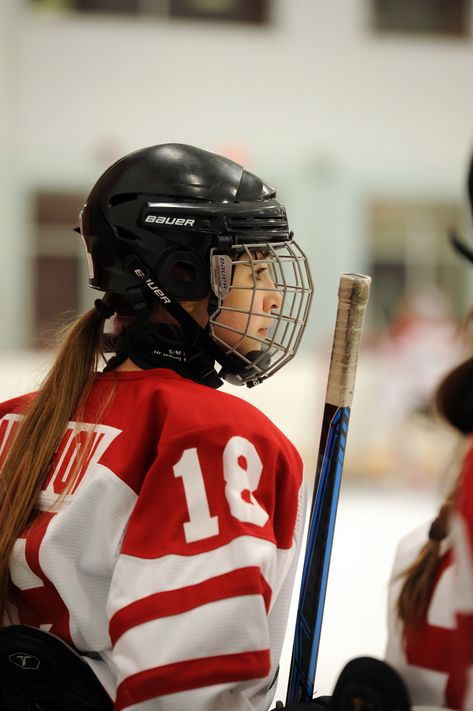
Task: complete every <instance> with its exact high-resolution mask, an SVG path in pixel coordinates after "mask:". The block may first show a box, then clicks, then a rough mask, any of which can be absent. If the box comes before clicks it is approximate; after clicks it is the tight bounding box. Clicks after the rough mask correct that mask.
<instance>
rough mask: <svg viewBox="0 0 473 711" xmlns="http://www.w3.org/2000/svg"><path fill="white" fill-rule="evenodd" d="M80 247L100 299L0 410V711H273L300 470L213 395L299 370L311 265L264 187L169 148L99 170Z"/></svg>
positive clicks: (216, 159)
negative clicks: (291, 367)
mask: <svg viewBox="0 0 473 711" xmlns="http://www.w3.org/2000/svg"><path fill="white" fill-rule="evenodd" d="M80 233H81V236H82V239H83V241H84V245H85V248H86V254H87V260H88V265H89V270H90V286H92V287H93V288H95V289H99V290H101V291H102V292H105V293H104V296H103V298H102V299H99V300H97V301H96V302H95V307H94V308H93V309H91V310H90V311H87V312H86V313H85V314H83V315H82V316H80V317H79V318H78V319H77V321H75V322H74V323H73V324H72V326H71V327H70V329H69V331H68V333H67V335H66V337H65V339H64V341H63V342H62V346H61V348H60V350H59V353H58V356H57V358H56V361H55V363H54V365H53V366H52V369H51V371H50V373H49V375H48V376H47V378H46V380H45V382H44V384H43V385H42V387H41V388H40V390H39V392H37V393H35V394H33V395H29V396H24V397H19V398H16V399H14V400H11V401H9V402H6V403H4V404H3V405H1V406H0V418H1V419H0V453H1V455H2V458H3V465H2V474H1V486H2V491H3V492H4V496H3V497H2V502H1V508H0V555H1V558H0V560H1V574H0V581H1V593H0V608H1V612H2V619H3V626H4V629H3V630H2V631H1V632H0V655H2V656H1V660H0V662H1V663H0V677H1V678H0V694H3V698H2V701H3V703H5V701H6V697H8V703H10V705H9V706H8V708H9V709H12V710H13V709H25V708H29V707H31V708H42V709H49V708H55V709H56V708H59V709H62V708H64V709H65V708H67V709H68V711H75V710H76V709H79V708H80V709H92V708H94V709H99V708H107V707H110V708H112V707H113V709H114V710H115V711H122V710H123V711H124V710H125V709H126V710H127V711H151V710H153V711H154V710H156V711H157V710H159V711H181V710H182V711H184V710H186V711H187V710H188V709H192V711H221V710H222V711H223V710H225V711H252V710H254V711H265V710H266V709H269V708H270V706H271V701H272V698H273V696H274V692H275V682H276V677H277V669H278V662H279V656H280V652H281V647H282V642H283V637H284V632H285V626H286V621H287V615H288V606H289V601H290V598H291V591H292V584H293V577H294V572H295V567H296V563H297V555H298V548H299V543H300V536H301V532H302V519H303V510H304V502H303V494H302V487H301V483H302V465H301V460H300V457H299V455H298V454H297V452H296V450H295V449H294V447H293V445H292V444H291V443H290V442H289V441H288V440H287V439H286V437H285V436H284V435H283V434H282V433H281V432H280V431H279V430H278V429H277V428H276V427H275V426H274V425H273V424H272V423H271V422H270V421H269V420H268V418H266V417H265V416H264V415H263V414H262V413H261V412H259V411H258V410H257V409H255V408H254V407H252V406H251V405H249V404H248V403H246V402H244V401H242V400H241V399H239V398H236V397H234V396H231V395H227V394H225V393H222V392H218V390H217V389H218V388H219V386H220V385H221V384H222V381H223V379H226V380H228V381H230V382H232V383H234V384H237V385H245V384H246V385H248V386H253V385H255V384H258V383H260V382H262V381H263V380H264V379H266V378H267V377H269V376H271V375H272V374H273V373H275V372H276V371H277V370H279V369H280V368H281V367H283V366H284V365H285V364H286V363H287V362H288V361H289V360H290V359H291V358H292V357H293V356H294V355H295V353H296V350H297V347H298V345H299V342H300V340H301V337H302V333H303V330H304V327H305V324H306V321H307V316H308V311H309V306H310V301H311V291H312V289H311V279H310V275H309V270H308V266H307V263H306V259H305V256H304V254H303V253H302V251H301V250H300V248H299V247H298V246H297V244H296V242H295V241H294V239H293V235H292V232H290V230H289V227H288V222H287V218H286V213H285V210H284V207H283V205H282V204H281V203H280V201H279V200H278V199H276V193H275V191H274V189H273V188H272V187H271V186H269V185H268V184H267V183H265V182H264V181H262V180H260V179H259V178H258V177H256V176H255V175H253V174H251V173H249V172H248V171H246V170H244V169H243V168H242V167H241V166H239V165H237V164H236V163H234V162H232V161H230V160H228V159H226V158H224V157H221V156H218V155H215V154H213V153H209V152H207V151H203V150H200V149H198V148H194V147H192V146H187V145H182V144H165V145H159V146H154V147H151V148H146V149H143V150H139V151H137V152H135V153H132V154H130V155H128V156H125V157H124V158H122V159H121V160H119V161H118V162H116V163H115V164H114V165H113V166H111V168H109V169H108V170H107V171H106V172H105V173H104V174H103V175H102V176H101V178H100V179H99V180H98V182H97V183H96V185H95V187H94V188H93V190H92V192H91V194H90V196H89V198H88V200H87V203H86V204H85V206H84V208H83V211H82V213H81V227H80ZM104 352H108V353H110V354H111V355H110V356H109V357H108V363H106V365H105V368H104V370H103V366H100V363H101V357H102V354H103V353H104ZM24 625H27V626H29V628H28V627H24ZM41 631H46V632H47V633H48V635H47V637H44V634H43V633H42V632H41ZM18 640H20V642H18ZM50 642H52V646H49V647H48V644H49V643H50ZM64 643H65V644H67V645H68V647H69V648H71V649H72V650H74V651H75V652H77V653H78V654H79V655H80V657H76V656H74V657H73V662H71V665H72V666H71V665H69V662H68V659H69V658H70V655H69V653H66V647H64ZM15 645H16V646H15ZM48 649H49V652H48ZM34 660H37V661H38V665H37V666H36V667H35V664H36V662H35V661H34ZM84 661H85V662H86V663H87V665H88V666H87V667H86V666H84V663H83V662H84ZM40 662H41V663H43V662H44V663H43V666H42V667H41V666H40ZM45 665H46V668H47V670H48V673H49V674H53V675H54V679H53V678H52V677H51V676H49V679H48V677H47V675H46V676H43V677H41V669H43V668H45ZM47 665H49V666H47ZM89 667H91V668H92V669H93V671H94V675H93V677H90V676H89ZM38 678H40V682H38V681H37V680H38ZM74 678H75V679H76V680H78V679H79V680H80V684H79V688H78V685H77V683H74ZM96 678H98V679H99V680H100V684H101V685H100V689H99V690H97V686H94V680H95V679H96ZM91 680H92V681H91ZM22 681H23V682H24V683H22ZM52 687H55V688H52ZM92 687H93V688H92ZM102 688H103V689H105V690H106V694H105V696H104V695H102V696H101V695H100V690H101V689H102ZM15 694H16V696H15ZM13 696H15V700H14V702H13V701H12V697H13ZM92 697H93V699H94V700H93V701H91V700H90V699H91V698H92ZM15 703H16V705H15ZM27 704H29V706H27ZM33 704H36V706H34V705H33ZM48 704H49V705H48ZM94 704H95V705H94ZM0 706H2V708H3V704H0ZM5 707H6V703H5Z"/></svg>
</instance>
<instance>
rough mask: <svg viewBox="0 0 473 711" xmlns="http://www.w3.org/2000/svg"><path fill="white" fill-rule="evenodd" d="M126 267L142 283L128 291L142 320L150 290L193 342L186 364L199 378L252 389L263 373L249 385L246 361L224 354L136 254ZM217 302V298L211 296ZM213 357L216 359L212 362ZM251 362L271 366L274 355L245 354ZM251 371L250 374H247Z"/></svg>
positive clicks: (127, 261)
mask: <svg viewBox="0 0 473 711" xmlns="http://www.w3.org/2000/svg"><path fill="white" fill-rule="evenodd" d="M124 264H125V266H126V268H127V269H128V270H129V271H130V272H131V273H132V274H133V275H134V276H135V277H136V278H137V279H138V280H139V282H141V283H140V285H139V286H137V287H133V288H132V289H129V290H128V295H129V298H130V300H131V301H132V304H133V308H134V310H135V312H136V314H137V315H138V316H139V317H140V320H141V321H142V322H143V321H145V320H146V321H148V320H149V315H150V310H149V305H148V304H147V302H146V299H145V298H144V294H145V293H146V290H149V291H150V292H151V293H152V294H153V295H154V296H155V297H156V298H157V299H159V302H160V304H161V305H162V306H163V307H164V308H165V309H166V311H167V312H168V313H169V314H171V316H173V318H174V319H175V320H176V321H177V322H178V323H179V324H180V325H181V326H182V328H183V330H184V333H185V334H186V340H187V342H188V343H189V349H188V351H187V356H186V363H187V365H188V366H189V367H190V368H191V369H192V370H193V371H194V372H195V373H196V374H197V375H198V376H199V378H200V379H201V380H202V381H203V382H205V383H206V384H208V385H210V386H211V387H214V388H215V387H220V386H221V385H222V384H223V379H225V380H227V381H228V382H230V383H232V384H234V385H244V384H246V385H248V387H251V386H252V385H255V384H256V383H257V382H258V381H259V379H260V378H259V377H258V376H259V375H260V374H259V373H258V372H256V370H255V372H254V382H251V381H248V382H245V381H244V380H242V378H241V377H240V373H241V371H242V369H243V365H242V361H241V360H240V359H239V358H238V357H237V356H232V355H229V354H226V353H224V352H223V351H222V350H221V349H220V348H219V347H218V345H217V344H216V343H215V341H214V340H213V338H212V337H211V336H210V333H209V328H208V326H206V327H205V328H201V327H200V326H199V324H198V323H197V321H195V320H194V319H193V318H192V316H191V315H190V314H189V313H188V312H187V311H186V310H185V309H184V308H183V307H182V306H181V305H180V304H179V303H178V302H177V301H174V300H173V299H171V298H170V297H169V296H168V295H167V294H165V293H164V291H163V290H162V289H161V288H160V287H159V286H158V285H157V284H156V282H155V281H154V280H153V279H152V278H151V276H153V275H152V272H151V271H150V270H149V269H148V268H147V267H146V266H145V265H144V263H143V262H142V261H141V260H140V259H139V258H138V257H136V256H135V255H130V256H129V257H127V258H126V259H125V260H124ZM210 300H211V301H213V297H210ZM209 356H210V358H211V359H212V360H209ZM245 358H246V359H247V360H249V361H252V360H255V361H256V359H257V358H259V363H261V365H263V366H265V367H268V366H269V363H270V356H269V355H263V356H261V351H252V352H251V353H248V354H246V355H245ZM213 361H217V363H219V365H221V366H222V368H221V370H220V372H219V373H217V371H216V370H215V367H214V362H213ZM247 372H248V371H247Z"/></svg>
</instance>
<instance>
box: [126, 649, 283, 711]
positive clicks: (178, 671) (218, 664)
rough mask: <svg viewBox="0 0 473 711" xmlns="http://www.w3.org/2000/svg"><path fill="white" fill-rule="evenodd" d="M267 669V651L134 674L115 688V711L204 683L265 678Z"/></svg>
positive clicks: (172, 665) (192, 661) (163, 667)
mask: <svg viewBox="0 0 473 711" xmlns="http://www.w3.org/2000/svg"><path fill="white" fill-rule="evenodd" d="M269 671H270V656H269V650H268V649H263V650H260V651H257V652H243V653H240V654H227V655H221V656H218V657H204V658H202V659H189V660H186V661H184V662H177V663H175V664H166V665H164V666H162V667H155V668H154V669H146V671H143V672H139V673H138V674H133V675H132V676H129V677H128V678H127V679H125V680H124V681H123V682H122V683H121V684H120V685H119V687H118V689H117V698H116V701H115V707H114V711H121V709H124V708H126V707H127V706H129V705H130V702H132V703H134V704H137V703H140V702H143V701H147V700H148V699H154V698H156V697H159V696H164V695H165V694H175V693H178V692H179V691H186V690H188V689H197V688H200V687H203V686H212V685H215V684H224V683H226V682H231V681H245V680H247V679H257V678H261V677H265V676H267V675H268V674H269Z"/></svg>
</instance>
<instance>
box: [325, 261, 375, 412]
mask: <svg viewBox="0 0 473 711" xmlns="http://www.w3.org/2000/svg"><path fill="white" fill-rule="evenodd" d="M370 284H371V277H369V276H365V275H364V274H342V275H341V277H340V283H339V287H338V308H337V318H336V322H335V334H334V337H333V345H332V356H331V359H330V369H329V375H328V383H327V394H326V398H325V402H328V403H330V404H331V405H336V406H337V407H349V406H350V405H351V403H352V400H353V390H354V386H355V376H356V368H357V365H358V353H359V350H360V343H361V333H362V329H363V319H364V315H365V310H366V304H367V303H368V297H369V293H370Z"/></svg>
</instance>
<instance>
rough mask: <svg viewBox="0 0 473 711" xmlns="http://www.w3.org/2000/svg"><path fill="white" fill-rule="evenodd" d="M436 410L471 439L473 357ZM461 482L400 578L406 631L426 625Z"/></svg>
mask: <svg viewBox="0 0 473 711" xmlns="http://www.w3.org/2000/svg"><path fill="white" fill-rule="evenodd" d="M470 320H471V317H470ZM436 406H437V410H438V412H439V413H440V415H442V417H443V418H444V419H445V420H446V421H447V422H448V423H449V424H451V425H452V426H453V427H455V429H457V430H458V431H459V432H460V433H462V434H464V435H467V434H470V433H471V432H473V357H471V358H469V359H468V360H466V361H464V362H463V363H461V364H460V365H459V366H457V367H456V368H454V369H453V370H452V371H451V372H450V373H448V374H447V375H446V377H445V378H444V379H443V380H442V382H441V383H440V385H439V387H438V389H437V393H436ZM458 480H459V477H457V480H456V483H455V486H454V487H453V488H452V490H451V491H450V493H449V494H448V496H447V497H446V499H445V501H444V503H443V504H442V506H441V508H440V511H439V513H438V515H437V518H436V519H435V520H434V521H433V523H432V525H431V527H430V531H429V538H428V541H427V542H426V543H425V544H424V546H423V547H422V549H421V550H420V552H419V555H418V556H417V559H416V560H415V561H414V563H413V564H412V565H411V566H410V567H409V568H407V569H406V570H404V571H403V572H402V573H401V574H400V576H399V577H405V580H404V583H403V586H402V588H401V592H400V594H399V597H398V601H397V613H398V617H399V619H400V620H401V622H402V623H403V625H404V629H405V628H406V626H408V627H414V628H415V627H418V626H419V625H421V624H422V623H423V622H424V621H425V616H426V614H427V609H428V605H429V602H430V596H431V593H432V589H433V586H434V583H435V576H436V575H437V571H438V565H439V561H440V548H441V542H442V540H444V539H445V538H446V536H447V535H448V532H449V524H450V515H451V512H452V509H453V505H454V502H455V497H456V492H457V488H458Z"/></svg>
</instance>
